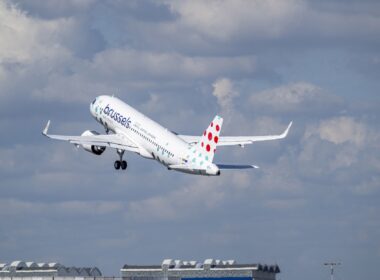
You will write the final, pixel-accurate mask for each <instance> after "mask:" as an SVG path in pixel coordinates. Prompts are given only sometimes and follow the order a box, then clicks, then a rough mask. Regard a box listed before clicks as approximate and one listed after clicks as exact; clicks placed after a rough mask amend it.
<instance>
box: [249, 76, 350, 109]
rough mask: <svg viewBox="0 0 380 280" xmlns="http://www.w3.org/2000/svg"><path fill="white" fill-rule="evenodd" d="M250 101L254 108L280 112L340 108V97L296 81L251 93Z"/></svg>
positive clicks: (341, 102) (341, 103)
mask: <svg viewBox="0 0 380 280" xmlns="http://www.w3.org/2000/svg"><path fill="white" fill-rule="evenodd" d="M250 103H251V105H252V106H254V108H255V109H257V110H260V111H264V110H275V111H277V112H281V113H285V112H287V113H295V112H296V113H301V114H316V113H318V114H320V113H321V112H324V113H326V112H329V113H330V112H335V113H338V112H339V111H340V110H342V105H343V101H342V99H341V98H339V97H337V96H334V95H332V94H328V93H326V92H325V91H324V90H322V89H321V88H320V87H318V86H316V85H313V84H310V83H307V82H298V83H292V84H287V85H283V86H279V87H276V88H273V89H268V90H264V91H261V92H258V93H253V94H252V95H251V97H250Z"/></svg>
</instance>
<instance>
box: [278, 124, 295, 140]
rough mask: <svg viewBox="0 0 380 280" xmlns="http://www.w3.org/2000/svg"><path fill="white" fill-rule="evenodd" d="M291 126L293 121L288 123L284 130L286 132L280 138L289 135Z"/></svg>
mask: <svg viewBox="0 0 380 280" xmlns="http://www.w3.org/2000/svg"><path fill="white" fill-rule="evenodd" d="M292 124H293V121H291V122H290V123H289V125H288V127H287V128H286V130H285V131H284V132H283V133H282V134H281V138H285V137H286V136H288V133H289V130H290V128H291V127H292Z"/></svg>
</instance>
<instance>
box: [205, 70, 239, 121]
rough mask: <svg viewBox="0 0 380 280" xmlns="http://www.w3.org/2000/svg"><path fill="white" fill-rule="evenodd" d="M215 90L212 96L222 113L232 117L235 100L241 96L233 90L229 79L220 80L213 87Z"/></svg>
mask: <svg viewBox="0 0 380 280" xmlns="http://www.w3.org/2000/svg"><path fill="white" fill-rule="evenodd" d="M212 87H213V88H214V90H213V92H212V95H214V96H215V97H216V99H217V101H218V104H219V106H220V108H221V109H222V111H224V113H226V114H227V115H230V114H231V113H232V111H233V110H234V105H233V99H234V98H235V97H237V96H239V93H238V92H237V91H236V90H235V89H234V88H233V84H232V81H231V80H229V79H227V78H222V79H218V80H216V81H215V83H214V84H213V85H212Z"/></svg>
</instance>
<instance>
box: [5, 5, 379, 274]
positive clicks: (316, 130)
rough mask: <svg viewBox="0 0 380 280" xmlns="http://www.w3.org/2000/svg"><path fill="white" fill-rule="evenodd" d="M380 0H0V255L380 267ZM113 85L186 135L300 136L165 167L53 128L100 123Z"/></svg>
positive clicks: (359, 270)
mask: <svg viewBox="0 0 380 280" xmlns="http://www.w3.org/2000/svg"><path fill="white" fill-rule="evenodd" d="M379 49H380V3H379V2H378V1H371V0H364V1H354V0H351V1H341V0H332V1H306V0H284V1H275V0H267V1H261V0H255V1H240V0H236V1H221V0H220V1H207V2H206V1H169V0H168V1H97V0H83V1H76V0H69V1H59V0H51V1H43V0H35V1H26V0H14V1H6V0H0V129H1V131H2V133H1V138H0V192H1V196H0V218H1V221H2V223H1V226H0V252H1V255H0V261H1V262H9V261H12V260H16V259H22V260H25V261H29V260H33V261H58V262H62V263H64V264H65V265H75V266H86V265H88V266H92V265H96V266H98V267H99V268H100V269H101V270H102V271H103V273H104V274H106V275H118V273H119V269H120V268H121V267H122V266H123V265H124V264H125V263H129V264H152V263H160V262H161V261H162V260H163V259H164V258H177V259H182V260H193V259H195V260H204V259H206V258H218V259H236V260H237V261H238V262H241V263H244V262H261V263H268V264H272V263H278V264H279V266H280V268H281V270H282V273H281V274H280V275H279V277H280V279H303V278H304V275H308V276H307V277H308V279H311V280H313V279H327V277H329V276H328V270H327V269H326V268H325V267H323V265H322V264H323V262H325V261H329V260H338V261H341V262H342V263H343V265H342V266H341V267H340V268H339V269H338V271H337V273H338V277H340V278H338V279H358V278H362V279H371V278H375V277H376V275H377V274H378V273H377V266H378V263H379V259H380V238H379V236H380V220H379V218H378V217H379V215H380V206H379V205H380V203H379V202H380V144H379V143H380V132H379V131H380V125H379V123H380V119H379V117H380V113H379V112H380V110H379V108H380V99H379V95H378V94H379V90H380V86H379V83H378V80H379V78H380V53H379ZM100 94H114V95H116V96H118V97H120V98H121V99H123V100H124V101H125V102H127V103H128V104H130V105H132V106H134V107H136V108H137V109H139V110H141V111H142V112H143V113H145V114H147V115H148V116H150V117H152V118H154V119H156V120H157V121H158V122H160V123H161V124H163V125H164V126H166V127H168V128H170V129H172V130H175V131H177V132H180V133H184V134H195V135H197V134H199V135H200V134H201V133H202V131H203V129H204V128H205V127H206V126H207V124H208V123H209V121H210V120H211V119H212V118H213V116H214V115H215V114H216V113H219V114H221V115H222V116H223V117H224V119H225V124H224V127H223V131H222V134H223V133H224V134H225V135H242V134H267V133H278V132H281V131H282V130H283V129H284V128H285V127H286V125H287V124H288V122H289V121H290V120H293V121H294V126H293V127H292V130H291V132H290V135H289V137H288V138H287V139H285V140H283V141H277V142H273V143H257V144H255V145H252V146H249V147H246V148H245V149H240V148H220V149H219V150H218V153H217V155H216V158H215V160H216V161H219V162H233V163H251V164H256V165H259V166H260V167H261V168H260V169H259V170H254V171H248V172H247V171H244V172H233V173H228V174H227V173H225V174H223V175H222V176H221V177H218V178H207V177H196V176H189V175H185V174H180V173H175V172H168V171H167V170H165V169H164V168H163V167H162V166H160V165H158V164H157V163H155V162H153V161H152V162H150V161H147V160H144V159H142V158H140V157H138V156H136V155H134V154H127V156H126V159H127V160H128V162H129V167H128V171H127V172H120V171H119V172H117V171H115V170H114V169H113V161H114V160H115V159H116V158H117V155H116V153H115V152H114V151H111V150H107V151H106V152H105V153H104V154H103V155H102V156H101V157H96V156H94V155H91V154H90V153H86V152H85V151H83V150H82V149H79V150H78V149H76V148H75V147H73V146H71V145H69V144H67V143H59V142H53V141H49V140H48V139H45V138H43V137H42V135H41V133H40V132H41V130H42V128H43V127H44V125H45V123H46V121H47V120H48V119H51V120H52V126H51V130H52V132H56V133H65V134H66V133H67V134H80V133H82V132H83V131H84V130H87V129H93V130H97V131H99V132H103V129H102V127H100V126H99V125H98V124H97V123H96V122H95V121H94V120H93V119H92V117H91V115H90V113H89V103H90V102H91V101H92V100H93V98H94V97H95V96H97V95H100Z"/></svg>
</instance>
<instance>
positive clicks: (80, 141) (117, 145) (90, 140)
mask: <svg viewBox="0 0 380 280" xmlns="http://www.w3.org/2000/svg"><path fill="white" fill-rule="evenodd" d="M49 125H50V121H48V123H47V125H46V127H45V129H44V130H43V132H42V134H43V135H45V136H47V137H49V138H51V139H55V140H62V141H68V142H70V143H71V144H75V145H94V146H101V147H110V148H114V149H122V150H127V151H132V152H138V151H139V148H138V146H137V145H136V144H135V143H133V141H131V140H130V139H128V138H127V137H125V136H124V135H120V134H98V135H81V136H69V135H54V134H48V129H49Z"/></svg>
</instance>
